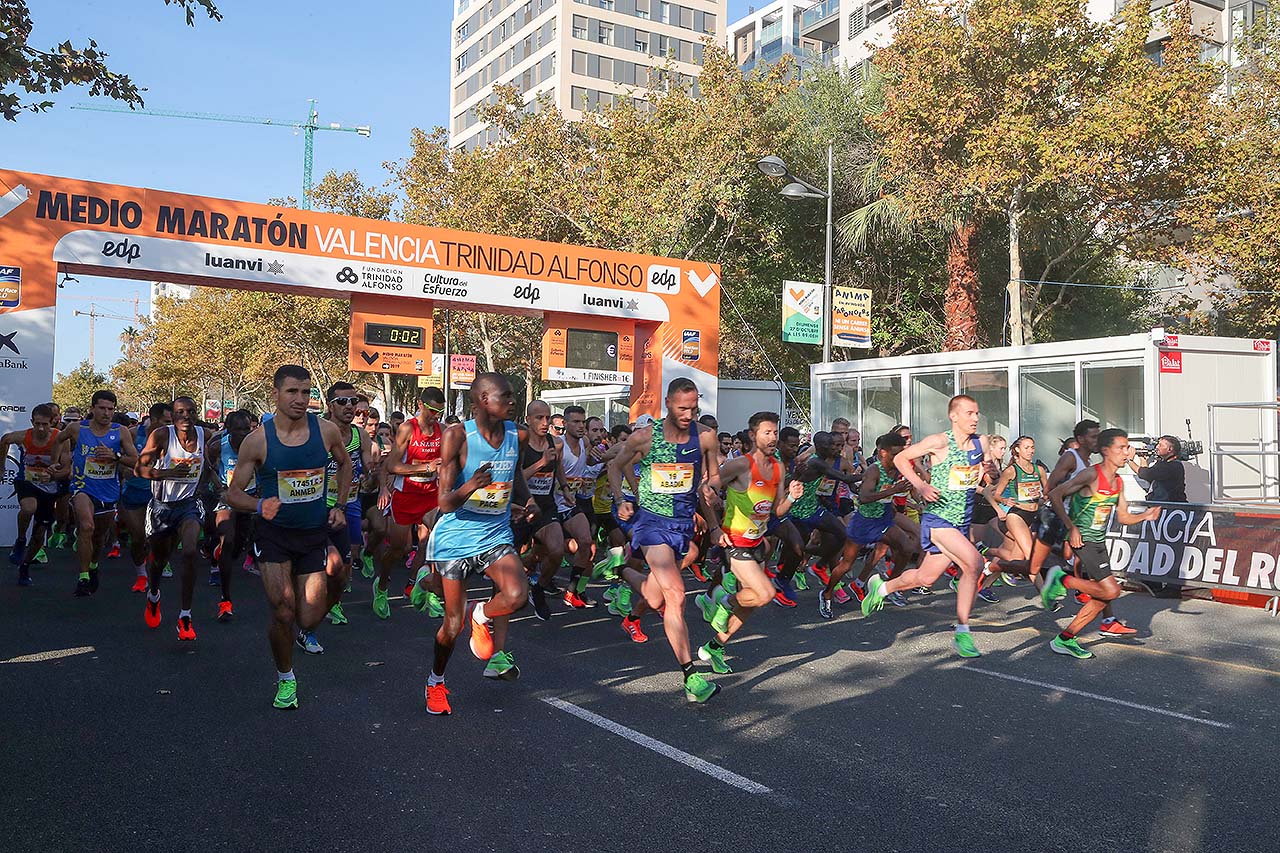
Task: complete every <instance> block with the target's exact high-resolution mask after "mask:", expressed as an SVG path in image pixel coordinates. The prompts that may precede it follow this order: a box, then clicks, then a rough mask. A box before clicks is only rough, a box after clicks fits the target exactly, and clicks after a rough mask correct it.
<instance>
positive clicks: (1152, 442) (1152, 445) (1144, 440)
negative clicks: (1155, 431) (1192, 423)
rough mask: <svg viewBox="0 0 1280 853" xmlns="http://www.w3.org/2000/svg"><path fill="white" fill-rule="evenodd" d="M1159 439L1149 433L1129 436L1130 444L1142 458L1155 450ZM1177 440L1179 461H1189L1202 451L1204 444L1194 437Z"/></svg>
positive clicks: (1147, 456)
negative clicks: (1179, 445)
mask: <svg viewBox="0 0 1280 853" xmlns="http://www.w3.org/2000/svg"><path fill="white" fill-rule="evenodd" d="M1159 441H1160V436H1155V437H1152V436H1149V435H1131V436H1129V444H1130V446H1132V447H1133V448H1135V449H1136V450H1137V452H1138V455H1139V456H1141V457H1143V458H1144V459H1145V458H1149V457H1150V456H1151V455H1152V454H1153V453H1155V452H1156V444H1157V442H1159ZM1178 442H1179V443H1180V444H1181V445H1182V448H1181V450H1180V451H1179V453H1178V457H1177V458H1178V460H1179V461H1180V462H1190V461H1191V459H1192V458H1193V457H1196V456H1199V455H1200V454H1202V453H1204V445H1203V444H1202V443H1200V442H1199V441H1196V440H1195V439H1191V438H1180V439H1178Z"/></svg>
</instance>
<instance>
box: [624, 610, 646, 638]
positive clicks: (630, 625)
mask: <svg viewBox="0 0 1280 853" xmlns="http://www.w3.org/2000/svg"><path fill="white" fill-rule="evenodd" d="M622 630H624V631H626V632H627V636H628V637H630V638H631V642H633V643H647V642H649V636H648V635H647V634H645V632H644V631H643V630H642V629H641V628H640V620H639V619H638V618H634V617H631V616H628V617H626V618H625V619H623V620H622Z"/></svg>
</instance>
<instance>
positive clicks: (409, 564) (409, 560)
mask: <svg viewBox="0 0 1280 853" xmlns="http://www.w3.org/2000/svg"><path fill="white" fill-rule="evenodd" d="M416 559H418V549H417V548H414V549H413V550H412V551H410V552H409V556H407V557H405V558H404V567H405V568H406V569H412V568H413V561H414V560H416Z"/></svg>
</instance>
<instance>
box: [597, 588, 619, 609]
mask: <svg viewBox="0 0 1280 853" xmlns="http://www.w3.org/2000/svg"><path fill="white" fill-rule="evenodd" d="M600 597H601V598H603V599H604V600H605V601H613V600H614V599H615V598H617V597H618V584H617V582H614V583H613V584H611V585H610V586H609V588H608V589H606V590H605V591H604V595H602V596H600ZM609 612H610V613H612V612H613V611H612V610H610V611H609Z"/></svg>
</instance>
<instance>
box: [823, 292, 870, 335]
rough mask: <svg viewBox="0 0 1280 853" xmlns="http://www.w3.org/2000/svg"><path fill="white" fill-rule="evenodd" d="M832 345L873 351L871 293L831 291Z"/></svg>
mask: <svg viewBox="0 0 1280 853" xmlns="http://www.w3.org/2000/svg"><path fill="white" fill-rule="evenodd" d="M831 345H832V346H833V347H855V348H857V349H871V291H870V290H863V289H861V288H857V287H841V286H839V285H836V286H835V287H833V288H832V289H831Z"/></svg>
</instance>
